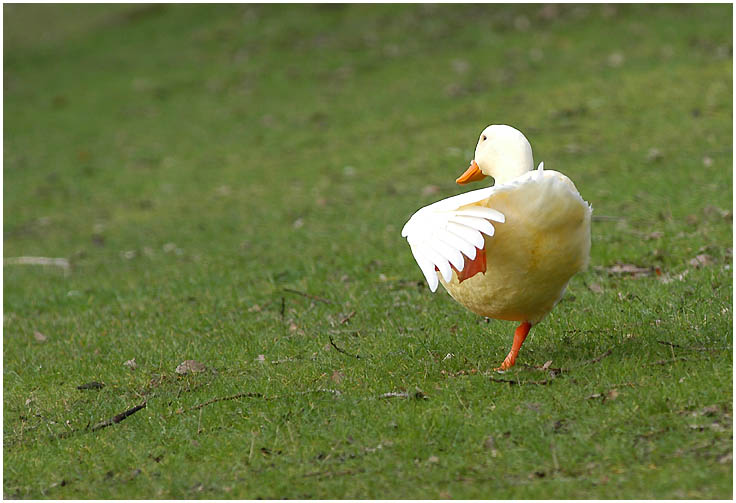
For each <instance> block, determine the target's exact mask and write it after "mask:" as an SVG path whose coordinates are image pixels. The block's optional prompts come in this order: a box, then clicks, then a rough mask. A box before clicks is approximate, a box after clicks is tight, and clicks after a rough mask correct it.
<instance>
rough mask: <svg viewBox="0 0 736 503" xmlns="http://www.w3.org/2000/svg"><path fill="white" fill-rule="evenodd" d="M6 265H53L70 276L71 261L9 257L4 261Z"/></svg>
mask: <svg viewBox="0 0 736 503" xmlns="http://www.w3.org/2000/svg"><path fill="white" fill-rule="evenodd" d="M3 264H5V265H51V266H56V267H61V268H62V269H63V270H64V274H69V268H70V266H69V261H68V260H67V259H65V258H53V257H7V258H5V259H3Z"/></svg>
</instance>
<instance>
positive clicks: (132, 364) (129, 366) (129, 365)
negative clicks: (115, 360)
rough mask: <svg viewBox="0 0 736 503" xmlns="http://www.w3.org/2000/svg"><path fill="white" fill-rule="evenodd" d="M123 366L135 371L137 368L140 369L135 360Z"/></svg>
mask: <svg viewBox="0 0 736 503" xmlns="http://www.w3.org/2000/svg"><path fill="white" fill-rule="evenodd" d="M123 365H125V366H126V367H128V368H129V369H130V370H135V369H136V368H138V364H137V363H136V362H135V358H133V359H131V360H128V361H126V362H125V363H123Z"/></svg>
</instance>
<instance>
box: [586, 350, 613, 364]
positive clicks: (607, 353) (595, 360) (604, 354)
mask: <svg viewBox="0 0 736 503" xmlns="http://www.w3.org/2000/svg"><path fill="white" fill-rule="evenodd" d="M611 353H613V348H611V349H609V350H608V351H606V352H605V353H603V354H602V355H600V356H596V357H595V358H593V359H592V360H588V361H587V362H583V363H581V364H580V366H581V367H582V366H583V365H589V364H591V363H598V362H599V361H601V360H602V359H604V358H605V357H606V356H609V355H610V354H611Z"/></svg>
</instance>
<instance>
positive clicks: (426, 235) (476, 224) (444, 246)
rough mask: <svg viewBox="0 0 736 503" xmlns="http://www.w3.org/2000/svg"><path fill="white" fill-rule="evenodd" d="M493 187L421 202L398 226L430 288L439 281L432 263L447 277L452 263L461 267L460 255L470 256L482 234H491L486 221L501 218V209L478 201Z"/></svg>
mask: <svg viewBox="0 0 736 503" xmlns="http://www.w3.org/2000/svg"><path fill="white" fill-rule="evenodd" d="M493 190H494V187H488V188H485V189H480V190H474V191H472V192H466V193H465V194H460V195H457V196H454V197H449V198H447V199H443V200H442V201H437V202H436V203H434V204H430V205H429V206H425V207H424V208H422V209H420V210H419V211H417V212H416V213H414V215H412V217H411V218H410V219H409V221H408V222H406V225H404V228H403V229H402V230H401V235H402V236H403V237H405V238H406V239H407V241H409V246H410V247H411V253H412V254H413V255H414V259H415V260H416V261H417V264H419V268H420V269H421V270H422V273H423V274H424V277H425V278H426V279H427V283H429V289H430V290H432V291H433V292H434V291H436V290H437V286H438V285H439V279H438V278H437V271H436V270H435V267H436V268H437V269H438V270H439V272H440V274H442V277H443V278H444V279H445V281H450V279H452V267H454V268H455V269H456V270H457V271H458V272H460V271H462V270H463V267H464V265H465V259H464V258H463V255H465V256H466V257H468V258H469V259H470V260H473V259H474V258H475V253H476V251H475V249H476V248H479V249H480V248H483V246H484V244H485V239H484V238H483V234H486V235H488V236H493V232H494V228H493V224H491V222H490V221H495V222H500V223H503V222H504V221H505V217H504V216H503V214H502V213H501V212H499V211H496V210H493V209H491V208H486V207H485V206H481V205H480V204H478V203H481V202H483V201H485V200H486V199H488V197H489V196H490V194H491V192H493Z"/></svg>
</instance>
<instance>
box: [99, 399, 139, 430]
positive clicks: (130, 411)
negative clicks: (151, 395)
mask: <svg viewBox="0 0 736 503" xmlns="http://www.w3.org/2000/svg"><path fill="white" fill-rule="evenodd" d="M145 408H146V402H143V403H142V404H140V405H136V406H135V407H133V408H132V409H128V410H126V411H125V412H121V413H120V414H118V415H117V416H114V417H112V418H110V419H108V420H107V421H102V422H100V423H97V424H96V425H94V426H93V427H92V431H95V430H100V429H102V428H106V427H108V426H112V425H113V424H117V423H119V422H120V421H122V420H124V419H126V418H128V417H129V416H132V415H133V414H135V413H136V412H138V411H139V410H141V409H145Z"/></svg>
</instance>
